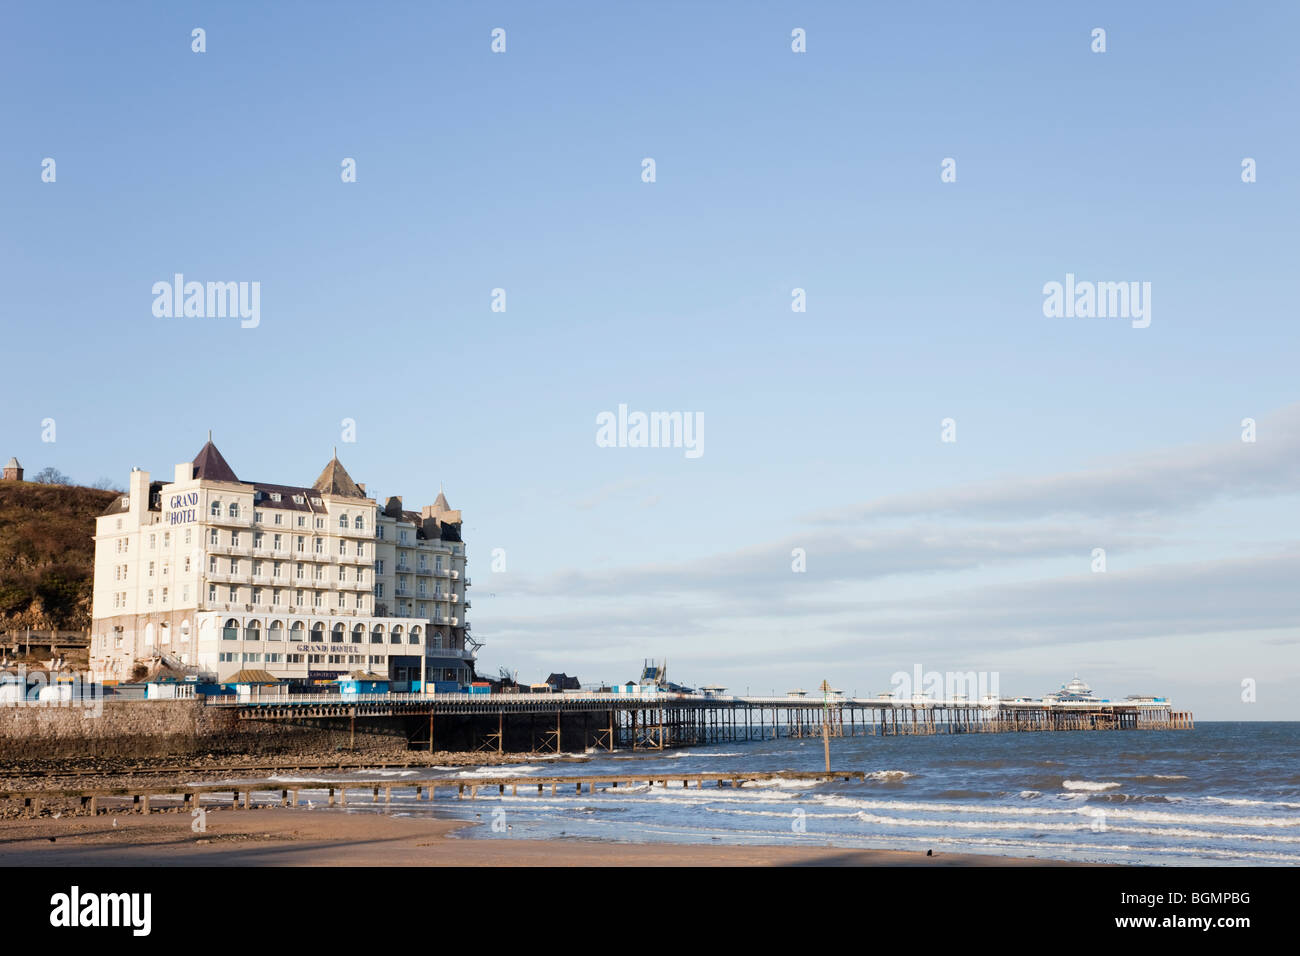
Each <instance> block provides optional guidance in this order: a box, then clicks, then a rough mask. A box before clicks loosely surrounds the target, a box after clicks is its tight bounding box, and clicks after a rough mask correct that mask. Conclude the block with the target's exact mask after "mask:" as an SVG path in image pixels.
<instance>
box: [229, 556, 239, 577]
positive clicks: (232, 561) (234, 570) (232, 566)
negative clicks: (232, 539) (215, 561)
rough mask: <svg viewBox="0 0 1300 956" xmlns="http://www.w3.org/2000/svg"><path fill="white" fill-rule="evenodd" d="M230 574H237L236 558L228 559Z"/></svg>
mask: <svg viewBox="0 0 1300 956" xmlns="http://www.w3.org/2000/svg"><path fill="white" fill-rule="evenodd" d="M230 573H231V574H238V573H239V559H238V558H231V559H230Z"/></svg>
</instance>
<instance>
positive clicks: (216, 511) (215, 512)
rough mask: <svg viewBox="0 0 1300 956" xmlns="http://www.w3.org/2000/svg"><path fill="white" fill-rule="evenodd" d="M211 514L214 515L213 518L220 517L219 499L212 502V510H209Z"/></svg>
mask: <svg viewBox="0 0 1300 956" xmlns="http://www.w3.org/2000/svg"><path fill="white" fill-rule="evenodd" d="M211 514H212V517H214V518H220V517H221V502H220V501H214V502H212V511H211Z"/></svg>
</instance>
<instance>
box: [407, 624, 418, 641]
mask: <svg viewBox="0 0 1300 956" xmlns="http://www.w3.org/2000/svg"><path fill="white" fill-rule="evenodd" d="M406 642H407V643H408V644H419V643H420V629H419V628H418V627H413V628H411V636H410V637H408V638H407V639H406Z"/></svg>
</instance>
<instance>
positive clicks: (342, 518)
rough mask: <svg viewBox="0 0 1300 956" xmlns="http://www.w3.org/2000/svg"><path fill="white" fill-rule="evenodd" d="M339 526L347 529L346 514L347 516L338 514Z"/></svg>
mask: <svg viewBox="0 0 1300 956" xmlns="http://www.w3.org/2000/svg"><path fill="white" fill-rule="evenodd" d="M339 527H340V528H342V529H343V530H344V531H347V530H348V516H347V515H339Z"/></svg>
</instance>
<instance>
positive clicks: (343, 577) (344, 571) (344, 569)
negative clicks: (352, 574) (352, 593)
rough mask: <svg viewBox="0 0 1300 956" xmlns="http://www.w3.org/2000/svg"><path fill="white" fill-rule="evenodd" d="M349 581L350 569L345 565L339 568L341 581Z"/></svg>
mask: <svg viewBox="0 0 1300 956" xmlns="http://www.w3.org/2000/svg"><path fill="white" fill-rule="evenodd" d="M347 579H348V569H347V566H346V565H344V566H341V567H340V568H339V580H340V581H346V580H347Z"/></svg>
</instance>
